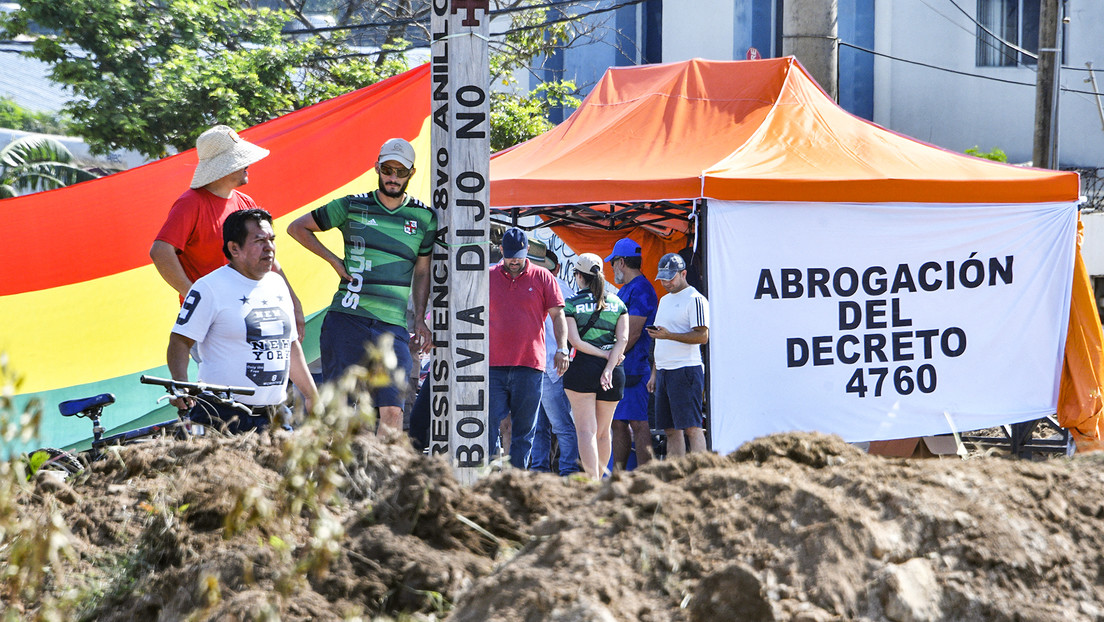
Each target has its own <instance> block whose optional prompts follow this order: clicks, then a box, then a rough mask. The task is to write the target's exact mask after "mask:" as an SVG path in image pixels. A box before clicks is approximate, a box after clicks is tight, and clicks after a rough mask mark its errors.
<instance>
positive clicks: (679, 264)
mask: <svg viewBox="0 0 1104 622" xmlns="http://www.w3.org/2000/svg"><path fill="white" fill-rule="evenodd" d="M685 269H686V262H685V261H683V260H682V256H681V255H679V254H678V253H667V254H666V255H664V256H663V258H662V259H660V260H659V269H658V270H657V271H656V278H657V279H660V280H663V281H670V280H671V279H673V278H675V275H676V274H678V273H679V272H682V271H683V270H685Z"/></svg>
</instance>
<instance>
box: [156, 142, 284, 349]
mask: <svg viewBox="0 0 1104 622" xmlns="http://www.w3.org/2000/svg"><path fill="white" fill-rule="evenodd" d="M268 153H269V152H268V149H264V148H261V147H258V146H257V145H254V144H252V143H250V142H247V141H245V140H243V139H242V138H241V137H239V136H238V133H237V132H235V131H234V130H233V129H231V128H229V127H227V126H225V125H216V126H215V127H212V128H211V129H209V130H207V131H205V132H203V133H202V134H200V136H199V138H197V139H196V154H197V155H198V156H199V164H197V165H196V169H195V174H194V175H192V183H191V187H190V188H189V189H188V190H187V191H186V192H185V193H184V194H182V195H180V198H178V199H177V200H176V202H175V203H173V206H172V209H170V210H169V215H168V217H167V218H166V219H165V224H164V225H162V226H161V231H160V232H158V234H157V237H156V238H155V239H154V242H153V246H152V247H150V259H152V260H153V265H154V266H156V267H157V271H158V272H159V273H160V274H161V278H163V279H165V282H166V283H168V284H169V285H170V286H171V287H172V288H173V289H175V290H176V291H177V293H179V294H180V296H181V301H183V300H184V298H183V297H184V296H185V295H187V293H188V290H190V289H191V288H192V284H193V283H195V281H196V280H198V279H199V278H200V277H201V276H205V275H206V274H208V273H210V272H212V271H214V270H216V269H217V268H221V267H222V266H223V265H225V264H226V258H225V257H224V256H223V254H222V223H223V222H224V221H225V220H226V217H227V216H229V215H230V214H232V213H233V212H236V211H240V210H244V209H256V208H257V204H256V203H255V202H254V201H253V199H252V198H251V197H250V196H249V195H247V194H245V193H244V192H240V191H238V190H237V188H238V187H239V186H244V185H245V184H247V183H249V166H250V165H251V164H255V163H256V162H259V161H260V160H262V159H264V158H265V157H266V156H268ZM273 271H275V272H277V273H279V274H280V276H283V272H282V271H281V270H280V267H279V265H278V264H277V265H275V266H274V267H273ZM284 280H285V281H286V280H287V279H286V278H285V279H284ZM288 289H291V285H290V283H289V284H288ZM291 296H292V302H293V303H294V307H295V323H296V325H297V326H298V327H299V334H300V335H301V334H303V310H302V307H301V306H300V304H299V299H298V298H297V297H296V296H295V292H294V290H292V293H291Z"/></svg>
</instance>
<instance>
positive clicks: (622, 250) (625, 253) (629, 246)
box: [606, 238, 640, 263]
mask: <svg viewBox="0 0 1104 622" xmlns="http://www.w3.org/2000/svg"><path fill="white" fill-rule="evenodd" d="M618 257H640V245H639V244H637V243H636V240H634V239H632V238H621V239H620V240H617V244H614V245H613V252H612V253H610V256H609V257H606V262H607V263H608V262H611V261H613V260H614V259H616V258H618Z"/></svg>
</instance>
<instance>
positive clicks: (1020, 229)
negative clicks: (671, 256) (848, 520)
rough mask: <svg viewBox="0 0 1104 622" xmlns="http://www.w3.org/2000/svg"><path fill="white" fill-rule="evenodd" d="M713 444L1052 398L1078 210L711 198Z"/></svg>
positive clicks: (1039, 413)
mask: <svg viewBox="0 0 1104 622" xmlns="http://www.w3.org/2000/svg"><path fill="white" fill-rule="evenodd" d="M708 210H709V211H708V232H707V236H708V264H707V265H708V266H709V268H708V274H709V293H710V296H709V299H710V307H711V310H712V313H711V315H712V316H713V317H714V318H715V319H714V322H713V326H711V327H710V369H709V371H710V375H711V380H710V386H711V393H710V403H711V411H712V424H713V446H714V449H716V450H717V451H719V452H728V451H732V450H734V449H736V448H737V447H738V446H739V445H740V444H742V443H744V442H745V441H748V440H751V439H753V438H756V437H759V436H763V435H766V434H771V433H775V432H784V431H792V430H808V431H820V432H826V433H832V434H838V435H840V436H842V437H843V438H844V439H845V440H847V441H869V440H883V439H893V438H906V437H913V436H924V435H931V434H941V433H945V432H950V431H952V426H953V428H954V429H956V430H958V431H966V430H975V429H981V428H986V427H991V426H995V425H998V424H1006V423H1015V422H1019V421H1027V420H1031V419H1035V418H1039V417H1043V416H1046V415H1049V414H1052V413H1054V411H1055V408H1056V406H1057V402H1058V384H1059V380H1060V376H1061V370H1062V356H1063V351H1064V346H1065V338H1066V328H1067V325H1068V322H1069V307H1070V292H1071V287H1072V279H1073V262H1074V252H1075V247H1074V243H1075V241H1074V236H1075V235H1076V229H1077V208H1076V206H1075V205H1074V204H1072V203H1062V204H1034V205H854V204H808V203H804V204H802V203H770V204H762V203H756V204H749V203H732V202H724V201H710V202H709V204H708Z"/></svg>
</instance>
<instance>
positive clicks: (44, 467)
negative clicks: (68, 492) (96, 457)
mask: <svg viewBox="0 0 1104 622" xmlns="http://www.w3.org/2000/svg"><path fill="white" fill-rule="evenodd" d="M27 460H28V462H29V463H30V467H31V468H30V473H29V475H30V476H34V474H35V473H38V472H39V471H47V472H51V473H56V474H58V475H60V476H61V479H63V480H64V479H69V478H70V477H72V476H74V475H76V474H77V473H80V472H81V471H83V470H84V465H83V464H81V461H80V459H78V458H77V457H76V456H75V455H73V454H71V453H69V452H67V451H65V450H62V449H55V448H53V447H43V448H42V449H36V450H35V451H33V452H31V453H30V455H28V456H27Z"/></svg>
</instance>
